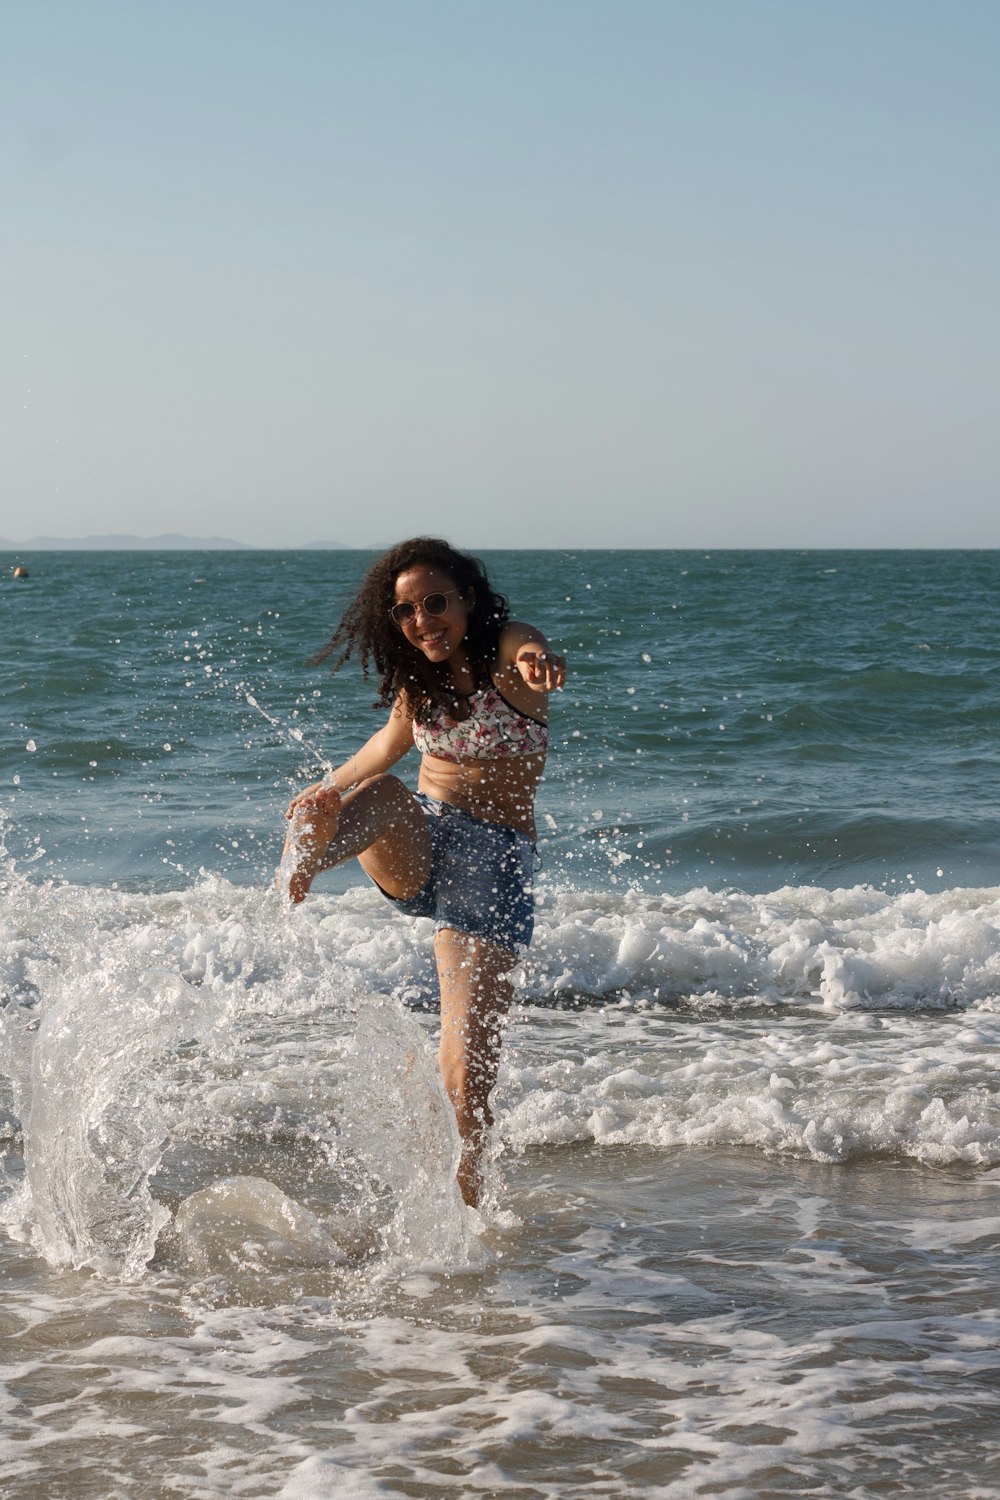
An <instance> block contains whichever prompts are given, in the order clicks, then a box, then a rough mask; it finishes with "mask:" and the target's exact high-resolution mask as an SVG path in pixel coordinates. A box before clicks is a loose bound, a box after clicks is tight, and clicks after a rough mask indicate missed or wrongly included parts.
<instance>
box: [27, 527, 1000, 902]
mask: <svg viewBox="0 0 1000 1500" xmlns="http://www.w3.org/2000/svg"><path fill="white" fill-rule="evenodd" d="M30 561H31V571H32V577H31V578H30V579H29V580H28V582H27V583H24V584H21V583H14V582H13V581H11V580H6V581H5V582H4V584H3V585H2V587H0V618H2V620H3V629H4V639H5V641H6V643H7V650H6V665H5V673H4V680H3V711H4V726H5V733H4V743H3V746H2V758H0V786H2V788H3V792H2V795H3V797H4V801H5V802H6V804H7V807H8V808H9V809H10V815H11V817H12V819H13V821H14V823H15V825H16V826H15V829H14V830H12V835H11V837H12V839H13V843H14V849H15V850H16V852H17V853H18V854H26V853H28V852H29V849H30V847H31V846H32V845H34V844H35V843H36V841H40V843H41V844H42V845H43V846H44V848H45V851H46V852H45V854H44V855H43V856H42V857H41V861H40V865H39V871H38V873H42V872H45V873H53V874H59V875H62V876H63V877H64V878H66V879H72V880H82V881H91V880H103V879H106V878H108V877H113V878H116V879H118V880H119V881H120V882H122V883H123V884H127V885H128V886H130V887H132V886H134V887H136V888H140V889H156V888H161V889H162V888H168V887H169V886H170V884H171V883H172V882H173V881H174V880H175V879H176V878H177V875H178V874H182V875H188V876H190V875H191V874H194V873H197V871H198V870H199V869H200V868H205V869H207V870H210V871H212V872H214V873H217V874H220V875H224V876H225V877H226V878H227V879H231V880H233V881H236V882H238V883H241V884H242V883H250V884H253V883H258V882H259V881H261V880H262V879H264V878H265V877H266V875H267V872H268V870H269V868H270V867H271V865H272V864H273V863H274V860H275V857H276V852H277V844H276V840H277V831H278V825H279V821H280V819H279V814H280V809H281V807H282V806H283V805H284V802H285V801H286V799H287V796H288V793H289V791H290V789H291V788H293V787H294V786H295V785H297V784H300V783H301V782H302V780H303V778H305V777H307V776H309V775H310V774H311V773H312V771H313V770H314V769H315V767H316V765H317V764H318V761H319V757H320V756H322V755H325V756H327V757H329V758H331V759H332V760H333V761H334V762H336V761H337V760H338V759H339V758H340V757H342V756H345V755H346V754H347V753H348V751H349V750H351V749H352V748H353V747H354V746H355V745H356V743H357V742H358V740H359V738H360V737H364V736H366V735H367V734H368V733H370V732H372V730H373V729H374V728H375V727H376V726H377V723H378V719H377V717H376V715H375V714H374V713H373V712H372V710H371V708H370V701H371V696H372V695H370V694H368V693H367V692H366V689H365V687H364V685H363V684H362V683H361V682H360V681H359V680H357V674H356V673H355V672H353V671H352V670H351V669H350V668H348V669H347V670H346V671H345V672H344V673H342V674H341V675H340V676H339V677H337V678H333V679H331V678H330V677H329V676H328V675H327V674H325V672H324V671H322V670H315V669H314V670H310V669H308V668H306V667H305V666H304V662H305V660H306V659H307V657H308V656H309V655H310V654H311V652H312V651H313V650H314V649H315V648H316V646H317V644H318V643H321V642H322V641H323V640H324V639H325V636H326V634H327V633H328V630H329V628H330V626H331V623H332V622H333V621H334V620H335V619H336V617H337V614H338V610H339V605H341V604H342V603H343V601H344V600H345V598H346V597H347V596H348V593H349V591H350V588H351V586H352V583H353V581H354V580H355V579H356V578H357V576H358V573H359V570H360V569H361V568H362V567H363V566H364V563H365V561H366V555H365V554H357V553H350V552H343V553H341V552H337V553H202V554H189V553H161V554H148V553H106V554H92V553H78V554H39V555H38V556H37V558H33V559H31V560H30ZM488 561H489V563H490V565H491V566H492V568H493V572H494V575H495V577H496V579H497V580H498V581H499V583H500V586H501V587H503V588H505V589H506V591H507V592H508V593H509V595H510V596H511V599H512V602H513V604H514V607H515V610H516V611H518V612H520V613H521V614H523V615H524V616H525V617H526V618H528V619H531V620H532V621H534V622H537V623H540V624H542V626H543V628H545V629H546V630H547V631H548V632H549V634H550V635H551V637H552V639H553V640H554V641H556V642H558V644H559V645H560V647H561V648H563V649H564V650H565V651H566V652H567V654H568V655H569V658H570V666H571V675H570V678H569V682H568V685H567V689H566V691H565V693H564V694H563V695H562V700H561V702H560V703H559V705H558V707H557V711H556V714H555V748H554V753H553V755H552V760H551V763H550V768H549V772H548V776H547V782H546V789H545V794H544V797H543V801H542V807H543V809H544V811H546V812H548V814H549V816H550V819H552V820H553V821H554V822H555V824H556V828H555V830H552V829H551V828H549V827H548V825H546V827H545V829H544V830H543V831H544V833H545V836H546V840H547V849H546V857H547V863H548V867H549V869H550V872H551V873H552V874H553V876H555V877H558V878H559V879H564V878H568V879H571V880H572V881H573V882H574V883H575V884H582V883H588V884H591V885H594V884H596V885H600V884H602V883H603V882H604V881H605V880H606V879H607V878H609V877H610V876H611V875H615V876H616V878H617V879H619V880H622V879H626V878H627V879H628V880H629V881H631V882H639V883H640V884H643V885H648V886H651V887H655V888H661V887H663V888H667V889H671V890H677V891H681V890H686V889H688V888H690V887H691V886H692V885H697V884H700V883H706V884H710V885H713V886H717V885H721V884H723V883H726V884H730V885H734V886H738V887H740V888H741V889H747V890H753V891H761V890H766V889H769V888H771V887H772V886H773V885H774V884H775V883H780V884H784V883H794V884H818V885H824V886H834V885H850V884H853V883H855V882H857V881H866V882H871V883H873V884H876V885H879V886H889V887H894V886H899V885H900V884H907V883H916V884H920V885H923V886H926V887H927V888H929V889H940V888H947V887H949V886H954V885H981V884H989V883H991V882H992V880H993V878H994V873H995V871H996V868H997V856H998V852H1000V752H998V750H997V746H996V737H995V733H994V730H995V726H996V723H997V719H998V712H1000V631H998V626H1000V620H998V618H997V617H998V614H1000V604H998V602H997V601H998V598H1000V590H998V583H1000V554H995V553H959V552H956V553H891V552H890V553H881V552H877V553H876V552H873V553H857V552H845V553H783V552H761V553H725V552H723V553H717V554H711V555H708V554H703V553H670V552H583V553H578V554H572V553H567V554H552V553H523V552H518V553H495V554H490V555H489V556H488ZM247 694H250V695H252V696H253V697H254V698H255V699H256V700H257V702H258V703H259V704H260V706H261V708H262V709H263V710H264V711H265V712H266V713H267V714H269V715H270V716H271V717H272V718H273V719H274V720H275V721H276V722H275V723H273V724H272V723H269V722H268V720H267V719H266V718H265V717H264V716H263V714H262V713H260V712H258V711H256V710H255V709H253V708H252V707H250V705H249V704H248V703H247V701H246V698H247ZM299 736H302V739H301V740H300V739H299V738H298V737H299ZM29 744H32V745H34V746H35V747H36V748H35V749H34V750H31V751H29V750H28V749H27V748H26V747H27V746H28V745H29ZM308 745H311V746H313V747H315V753H313V754H310V752H309V749H308V748H307V746H308ZM615 861H620V863H617V864H616V863H615ZM625 866H627V872H626V869H625V868H624V867H625ZM939 871H940V872H941V873H940V874H939V873H938V872H939Z"/></svg>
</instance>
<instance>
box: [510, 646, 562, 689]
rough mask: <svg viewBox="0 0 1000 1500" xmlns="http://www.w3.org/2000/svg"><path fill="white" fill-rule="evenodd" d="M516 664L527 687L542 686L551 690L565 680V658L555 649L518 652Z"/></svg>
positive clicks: (558, 686) (560, 685)
mask: <svg viewBox="0 0 1000 1500" xmlns="http://www.w3.org/2000/svg"><path fill="white" fill-rule="evenodd" d="M517 664H518V666H519V667H520V669H521V675H522V676H523V678H524V680H525V682H526V683H527V684H528V686H529V687H539V688H544V689H545V691H546V692H551V691H552V689H553V688H560V687H562V685H563V683H564V682H565V681H566V658H565V657H564V656H560V655H559V653H558V652H557V651H532V650H530V649H525V650H523V651H521V652H519V653H518V657H517Z"/></svg>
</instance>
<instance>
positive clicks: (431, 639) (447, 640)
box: [393, 563, 469, 661]
mask: <svg viewBox="0 0 1000 1500" xmlns="http://www.w3.org/2000/svg"><path fill="white" fill-rule="evenodd" d="M435 594H436V595H438V596H439V597H438V598H437V599H435V598H434V597H433V596H434V595H435ZM441 596H443V598H444V601H445V607H444V610H443V612H442V613H441V614H436V613H435V614H428V612H427V608H426V606H425V604H424V601H425V600H427V601H428V602H429V603H430V604H431V606H432V607H433V608H435V609H436V608H437V606H438V605H439V604H440V602H441ZM393 602H394V603H395V604H405V605H411V606H412V609H411V610H409V611H405V612H404V613H405V614H406V615H408V618H404V619H403V620H402V621H400V622H399V628H400V630H401V631H402V632H403V634H404V635H405V637H406V639H407V640H408V641H409V642H410V645H411V646H416V648H417V650H418V651H422V652H423V653H424V655H425V656H426V657H427V659H428V661H448V660H449V659H450V658H451V657H452V656H453V655H454V653H455V651H456V650H457V649H458V648H459V647H460V646H461V644H462V642H463V641H464V639H465V633H466V631H467V630H468V627H469V604H468V603H467V602H466V598H465V596H464V595H463V593H462V591H461V589H460V588H459V587H458V585H457V584H456V582H455V580H454V578H452V576H451V574H450V573H443V572H442V571H441V570H440V569H439V568H431V567H426V566H425V565H424V564H423V563H418V564H417V565H416V567H413V568H406V569H404V571H403V572H402V573H400V574H399V575H398V576H397V578H396V588H395V595H394V600H393Z"/></svg>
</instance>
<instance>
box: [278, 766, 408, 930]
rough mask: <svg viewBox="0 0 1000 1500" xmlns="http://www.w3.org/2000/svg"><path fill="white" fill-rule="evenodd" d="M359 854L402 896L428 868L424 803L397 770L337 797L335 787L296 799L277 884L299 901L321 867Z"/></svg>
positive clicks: (385, 886)
mask: <svg viewBox="0 0 1000 1500" xmlns="http://www.w3.org/2000/svg"><path fill="white" fill-rule="evenodd" d="M355 857H356V858H357V859H358V862H359V863H360V865H361V867H362V869H363V870H364V871H365V873H366V874H367V875H370V876H371V878H372V880H374V881H375V883H376V885H378V886H380V887H381V889H382V890H383V891H385V893H386V895H388V896H395V897H396V898H397V899H399V900H402V901H406V900H409V899H410V898H411V897H412V896H415V895H416V894H417V892H418V891H419V890H420V889H421V887H422V886H423V885H424V883H425V882H426V880H427V877H428V875H429V874H430V868H431V844H430V839H429V838H428V835H427V826H426V820H425V817H424V812H423V808H422V807H421V806H420V803H419V802H417V801H416V799H415V798H414V797H413V795H412V793H411V792H409V791H408V790H407V788H406V787H405V786H404V785H403V783H402V782H401V781H400V780H399V778H398V777H396V776H372V777H370V778H369V779H368V780H367V781H362V782H361V783H360V785H358V786H356V787H355V788H354V790H353V791H351V792H348V793H347V795H346V796H344V797H341V796H340V793H339V792H337V791H336V790H335V789H334V788H333V787H328V788H324V789H323V790H321V791H317V792H316V793H314V794H313V795H312V796H310V797H309V798H308V799H307V800H303V801H301V802H299V803H298V804H297V806H296V808H295V812H294V814H293V816H292V817H291V819H290V821H289V825H288V832H287V835H286V837H285V849H284V853H283V854H282V856H281V863H280V864H279V866H278V874H277V878H276V884H277V885H278V888H279V890H280V889H282V888H284V887H286V886H287V890H288V897H289V900H290V901H294V902H299V901H303V900H304V899H305V897H306V894H307V892H308V890H309V887H310V886H311V885H312V883H313V880H314V879H315V877H316V875H317V874H318V873H319V871H320V870H329V869H332V868H333V866H334V865H339V864H342V863H343V862H344V860H347V859H352V858H355Z"/></svg>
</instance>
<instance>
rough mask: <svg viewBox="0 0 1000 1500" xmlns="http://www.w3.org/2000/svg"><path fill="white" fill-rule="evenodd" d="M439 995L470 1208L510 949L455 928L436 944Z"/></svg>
mask: <svg viewBox="0 0 1000 1500" xmlns="http://www.w3.org/2000/svg"><path fill="white" fill-rule="evenodd" d="M434 957H435V959H436V960H437V971H438V982H439V986H440V991H441V1045H440V1049H439V1054H438V1056H439V1061H440V1065H441V1077H442V1079H443V1080H444V1086H445V1089H446V1091H447V1093H448V1097H449V1098H450V1099H451V1102H452V1104H453V1106H454V1109H455V1118H456V1120H457V1121H458V1132H459V1135H460V1136H461V1137H462V1159H461V1162H460V1163H459V1168H458V1185H459V1187H460V1189H461V1192H462V1197H463V1198H464V1200H465V1202H466V1203H469V1204H472V1205H475V1204H477V1203H478V1202H479V1197H480V1193H481V1191H482V1155H483V1151H484V1149H485V1147H486V1137H487V1134H488V1132H489V1128H490V1126H491V1125H492V1124H493V1114H492V1111H491V1109H490V1093H491V1091H492V1089H493V1085H494V1084H495V1083H496V1079H497V1068H498V1066H499V1062H500V1044H501V1041H502V1037H503V1023H504V1020H505V1019H506V1016H507V1012H508V1010H509V1009H510V1003H511V999H512V998H513V993H514V987H513V985H512V984H511V982H510V971H511V970H512V969H513V967H514V965H515V963H516V962H517V959H516V957H515V955H514V954H513V953H511V952H510V951H509V950H508V949H506V948H500V947H498V946H497V944H496V943H490V942H487V941H486V939H485V938H477V937H472V936H470V934H469V933H467V932H459V931H457V930H456V929H455V928H451V927H444V928H442V929H441V930H440V931H439V932H438V934H437V937H436V938H435V941H434Z"/></svg>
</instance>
